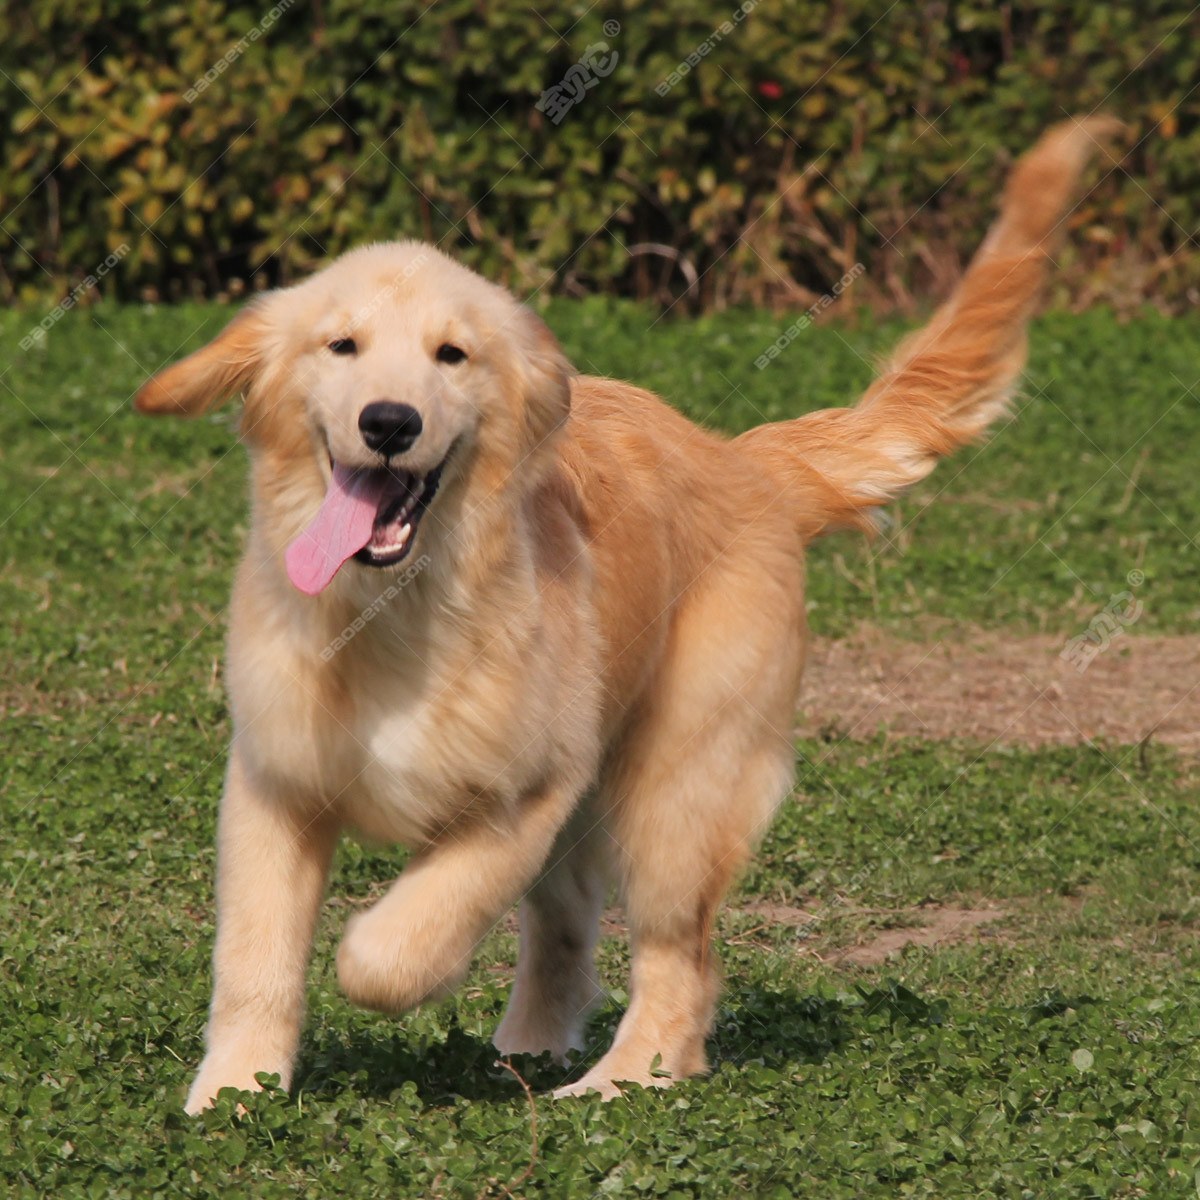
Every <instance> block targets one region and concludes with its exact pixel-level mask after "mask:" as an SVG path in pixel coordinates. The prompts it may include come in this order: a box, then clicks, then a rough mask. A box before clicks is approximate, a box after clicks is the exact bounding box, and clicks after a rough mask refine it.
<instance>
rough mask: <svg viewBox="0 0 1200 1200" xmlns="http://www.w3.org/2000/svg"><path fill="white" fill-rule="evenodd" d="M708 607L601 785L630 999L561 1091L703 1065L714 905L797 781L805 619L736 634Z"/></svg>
mask: <svg viewBox="0 0 1200 1200" xmlns="http://www.w3.org/2000/svg"><path fill="white" fill-rule="evenodd" d="M735 599H736V597H735ZM764 599H765V601H766V603H768V604H769V603H770V599H771V598H770V597H769V596H767V597H765V598H764ZM705 607H706V608H707V609H708V611H707V612H706V613H704V614H700V613H698V612H696V611H693V612H692V613H691V614H690V616H689V619H688V621H686V622H684V623H682V625H684V626H686V625H691V629H690V630H689V629H688V628H686V627H681V628H680V630H679V635H680V644H681V645H684V644H686V646H687V649H688V651H689V653H688V655H687V656H686V660H684V658H683V656H680V655H676V656H675V662H674V663H673V664H672V665H669V666H668V668H667V673H666V677H665V678H664V680H663V682H662V685H661V686H660V687H659V688H658V689H657V690H656V693H655V695H654V697H653V699H652V704H651V706H650V708H649V710H648V711H647V712H646V713H645V715H644V717H643V718H642V719H641V720H640V721H639V722H637V724H636V726H635V728H634V732H633V734H632V735H631V737H630V742H629V744H628V745H627V746H626V747H625V748H624V749H623V750H622V752H621V753H620V754H619V755H618V756H617V758H616V760H615V764H614V769H613V772H612V775H611V777H610V778H607V779H605V780H604V781H603V787H604V795H603V796H602V799H607V801H608V804H609V809H610V813H611V824H610V830H611V833H612V837H613V840H614V841H615V842H616V844H617V854H618V864H619V879H620V882H621V885H622V890H623V894H624V899H625V904H626V909H627V912H628V918H629V930H630V939H631V943H632V972H631V986H630V1004H629V1008H628V1010H627V1011H626V1013H625V1016H624V1017H623V1018H622V1020H621V1023H620V1026H619V1027H618V1029H617V1035H616V1038H615V1039H614V1041H613V1045H612V1047H611V1049H609V1051H608V1052H607V1053H606V1054H605V1055H604V1056H603V1058H602V1059H601V1060H600V1061H599V1063H597V1064H596V1066H595V1067H593V1068H592V1069H591V1070H590V1071H588V1072H587V1074H586V1075H584V1077H583V1078H582V1079H580V1080H579V1081H578V1082H577V1083H574V1084H570V1085H568V1086H567V1087H565V1088H562V1089H560V1090H559V1092H557V1093H556V1094H557V1095H578V1094H582V1093H584V1092H587V1091H590V1090H595V1091H598V1092H600V1093H601V1094H602V1095H604V1096H606V1097H611V1096H614V1095H616V1094H617V1093H618V1092H619V1091H620V1088H619V1086H618V1085H619V1084H620V1083H621V1082H623V1081H629V1082H634V1083H640V1084H642V1085H643V1086H662V1085H665V1084H667V1083H669V1082H670V1081H671V1080H675V1079H682V1078H685V1077H687V1076H689V1075H694V1074H697V1073H698V1072H701V1071H703V1070H704V1069H705V1067H706V1058H705V1050H704V1043H705V1038H706V1037H707V1035H708V1032H709V1028H710V1025H711V1021H712V1015H713V1009H714V1006H715V1003H716V998H717V992H718V988H719V970H718V965H717V961H716V957H715V955H714V953H713V950H712V945H711V935H712V927H713V923H714V921H715V918H716V913H717V908H718V906H719V904H720V902H721V899H722V897H723V896H724V894H725V891H726V889H727V888H728V886H729V884H730V882H731V880H732V879H733V878H734V876H735V875H736V873H737V871H738V869H739V868H740V867H741V866H742V865H743V863H744V862H745V861H746V860H747V858H748V857H749V855H750V854H751V852H752V850H753V848H754V844H755V842H756V841H757V839H758V837H759V836H760V835H761V833H762V831H763V830H764V829H765V827H766V824H767V822H768V821H769V819H770V816H771V814H772V813H773V812H774V810H775V807H776V805H777V804H778V802H779V801H780V800H781V799H782V798H783V797H784V796H785V795H786V794H787V792H788V789H789V788H790V786H791V782H792V778H793V770H794V751H793V748H792V740H791V727H792V722H793V716H794V705H795V689H796V684H797V681H798V674H799V663H800V657H801V654H800V637H801V625H800V618H799V617H797V618H796V620H795V622H794V626H792V627H789V625H788V623H787V616H788V609H787V608H783V609H782V610H781V615H782V616H783V617H784V621H783V623H782V625H781V626H780V625H776V623H775V622H772V623H771V624H770V626H769V629H768V630H765V631H764V630H762V629H761V628H760V629H758V630H755V629H749V630H748V631H747V632H746V635H745V636H739V635H740V634H742V633H743V630H740V629H738V628H737V626H738V625H739V624H742V625H746V624H747V623H745V622H739V621H737V620H736V618H735V619H733V620H731V619H730V616H729V612H728V610H725V611H724V612H722V611H716V610H714V609H713V608H712V607H711V606H705ZM743 611H745V612H749V613H754V612H757V611H759V610H758V609H755V608H753V607H751V606H750V605H749V603H747V606H746V608H745V609H744V610H743ZM721 618H723V619H721ZM697 619H698V620H699V627H698V626H697V625H696V624H695V621H696V620H697ZM701 628H703V629H704V630H706V632H705V633H704V634H700V629H701ZM696 635H698V636H696ZM694 636H695V640H692V639H693V637H694ZM772 636H774V639H775V644H774V645H773V646H770V645H767V644H766V642H767V640H769V639H770V638H771V637H772ZM756 640H757V641H758V644H757V645H755V644H754V643H755V641H756Z"/></svg>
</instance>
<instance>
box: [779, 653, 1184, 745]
mask: <svg viewBox="0 0 1200 1200" xmlns="http://www.w3.org/2000/svg"><path fill="white" fill-rule="evenodd" d="M1065 641H1066V639H1064V638H1060V637H1053V636H1048V635H1035V636H1031V637H1013V636H1008V635H1005V634H1003V633H993V632H973V633H972V634H970V635H969V636H966V637H963V636H961V635H960V636H959V637H958V638H956V639H954V640H945V641H937V642H934V643H931V644H922V643H918V642H905V641H901V640H899V639H897V638H892V637H889V636H887V635H886V634H883V633H880V632H879V631H877V630H865V631H863V632H860V633H859V634H857V635H855V636H854V637H851V638H845V639H837V640H829V639H823V638H816V639H814V640H813V643H812V645H811V647H810V650H809V660H808V668H807V671H806V674H805V680H804V695H803V699H802V708H801V714H800V723H799V732H800V734H801V735H802V736H806V737H817V736H823V735H824V736H828V735H829V734H831V733H833V734H836V735H838V736H847V737H852V738H868V737H871V736H872V735H874V734H875V733H876V732H878V731H879V730H881V729H882V730H886V731H887V732H889V733H893V734H898V735H901V736H913V737H926V738H950V737H955V738H970V739H972V740H976V741H983V742H988V743H992V742H997V743H1010V744H1022V745H1029V746H1043V745H1052V744H1066V743H1079V742H1088V741H1093V740H1096V739H1109V740H1111V741H1114V742H1121V743H1126V744H1128V743H1137V742H1141V741H1143V740H1144V739H1147V738H1149V739H1152V740H1153V741H1158V742H1164V743H1166V744H1168V745H1171V746H1175V747H1177V748H1178V749H1180V750H1183V751H1186V752H1189V753H1197V752H1200V637H1195V636H1179V637H1135V636H1133V635H1125V636H1121V637H1117V638H1115V639H1114V640H1113V642H1112V644H1111V645H1110V646H1109V648H1108V649H1107V650H1106V651H1104V652H1103V653H1101V654H1099V655H1098V656H1097V657H1096V658H1094V659H1093V660H1092V661H1091V663H1090V664H1089V665H1088V666H1087V669H1086V670H1084V671H1082V672H1080V671H1078V670H1076V668H1075V666H1074V665H1073V664H1072V663H1071V662H1068V661H1066V660H1064V659H1063V658H1061V657H1060V655H1061V653H1062V650H1063V647H1064V645H1065Z"/></svg>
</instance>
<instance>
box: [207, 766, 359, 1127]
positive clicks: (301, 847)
mask: <svg viewBox="0 0 1200 1200" xmlns="http://www.w3.org/2000/svg"><path fill="white" fill-rule="evenodd" d="M336 839H337V827H336V825H335V824H334V822H333V821H331V820H328V819H326V818H324V817H322V816H318V817H316V818H314V817H313V815H312V814H311V812H310V813H306V812H304V811H302V810H300V809H293V808H290V807H289V806H288V805H286V804H284V803H281V802H280V801H278V800H276V799H273V798H271V797H269V796H266V795H263V794H262V792H261V791H260V790H259V789H258V788H257V787H255V785H254V784H253V782H252V781H251V780H250V779H249V778H248V776H247V772H246V770H245V768H244V765H243V764H242V762H241V761H240V756H239V754H238V751H237V749H236V747H235V749H234V751H233V753H232V755H231V756H230V761H229V772H228V775H227V777H226V780H225V794H224V796H223V797H222V800H221V812H220V817H219V820H218V837H217V943H216V949H215V951H214V953H213V973H214V976H215V979H214V988H213V999H212V1010H211V1013H210V1016H209V1022H208V1033H207V1036H206V1046H207V1052H206V1054H205V1056H204V1061H203V1062H202V1063H201V1064H200V1070H199V1071H198V1072H197V1074H196V1079H195V1081H194V1082H193V1084H192V1087H191V1091H190V1092H189V1093H188V1097H187V1104H186V1108H187V1111H188V1112H190V1113H195V1112H199V1111H200V1110H201V1109H204V1108H207V1107H208V1106H209V1105H210V1104H211V1103H212V1102H213V1101H214V1100H215V1099H216V1095H217V1092H218V1091H219V1090H220V1089H221V1088H224V1087H236V1088H245V1089H254V1088H257V1087H258V1084H257V1083H256V1082H255V1079H254V1076H255V1074H256V1073H257V1072H267V1073H270V1074H278V1075H279V1077H280V1081H281V1083H282V1085H283V1086H284V1087H287V1086H288V1084H289V1082H290V1080H291V1074H292V1063H293V1059H294V1057H295V1054H296V1045H297V1042H298V1041H299V1038H300V1024H301V1021H302V1019H303V1015H304V975H305V968H306V967H307V964H308V955H309V950H310V948H311V945H312V937H313V927H314V925H315V923H316V918H317V912H318V910H319V909H320V905H321V897H322V895H323V893H324V890H325V881H326V878H327V876H328V873H329V862H330V858H331V856H332V853H333V847H334V843H335V842H336Z"/></svg>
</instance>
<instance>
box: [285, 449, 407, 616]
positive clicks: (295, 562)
mask: <svg viewBox="0 0 1200 1200" xmlns="http://www.w3.org/2000/svg"><path fill="white" fill-rule="evenodd" d="M387 479H388V477H387V475H386V473H384V472H383V471H348V470H347V469H346V468H345V467H340V466H336V467H334V468H333V478H332V479H330V481H329V490H328V491H327V492H326V493H325V501H324V503H323V504H322V505H321V511H320V512H319V513H317V515H316V516H315V517H314V518H313V521H312V524H311V525H309V527H308V528H307V529H306V530H305V531H304V532H303V533H302V534H301V535H300V536H299V537H298V538H297V539H296V540H295V541H294V542H293V543H292V544H291V545H290V546H289V547H288V548H287V554H286V555H285V556H284V561H285V562H286V563H287V573H288V578H289V579H290V580H291V581H292V583H294V584H295V585H296V587H298V588H299V589H300V590H301V591H302V592H305V593H306V594H307V595H309V596H315V595H316V594H317V593H318V592H322V591H324V590H325V589H326V588H327V587H328V586H329V581H330V580H331V579H332V578H333V577H334V576H335V575H336V574H337V573H338V568H339V567H340V566H341V565H342V563H344V562H345V561H346V559H348V558H352V557H353V556H354V555H355V554H357V553H358V552H359V551H360V550H361V549H362V548H363V547H364V546H365V545H366V544H367V543H368V542H369V541H370V540H371V530H372V529H373V528H374V525H375V515H376V513H377V512H378V511H379V501H380V499H381V498H382V496H383V489H384V488H385V487H386V486H387Z"/></svg>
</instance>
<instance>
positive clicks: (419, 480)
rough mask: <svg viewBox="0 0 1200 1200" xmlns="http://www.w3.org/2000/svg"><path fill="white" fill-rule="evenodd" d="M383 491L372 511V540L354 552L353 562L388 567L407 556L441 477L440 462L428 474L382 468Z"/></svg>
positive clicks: (380, 472)
mask: <svg viewBox="0 0 1200 1200" xmlns="http://www.w3.org/2000/svg"><path fill="white" fill-rule="evenodd" d="M373 473H377V474H380V475H385V476H386V477H387V478H386V479H385V480H384V481H383V483H382V489H383V494H382V497H381V499H380V502H379V507H378V508H377V509H376V511H375V523H374V525H373V526H372V527H371V540H370V541H369V542H367V544H366V545H365V546H364V547H363V548H362V549H361V550H359V551H358V553H357V554H355V556H354V559H355V561H356V562H360V563H366V564H367V566H370V567H390V566H393V565H394V564H395V563H398V562H400V561H401V559H403V558H405V557H407V555H408V552H409V550H411V549H412V544H413V540H414V538H415V537H416V535H417V526H418V525H419V524H420V523H421V518H422V517H423V516H424V515H425V510H426V509H427V508H428V507H429V502H430V501H431V500H432V499H433V497H434V496H435V495H436V494H437V490H438V484H439V483H440V482H441V478H442V467H441V464H439V465H438V466H436V467H434V469H433V470H432V471H430V472H429V474H428V475H414V474H412V472H410V471H389V470H386V469H385V470H382V471H379V472H373Z"/></svg>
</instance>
